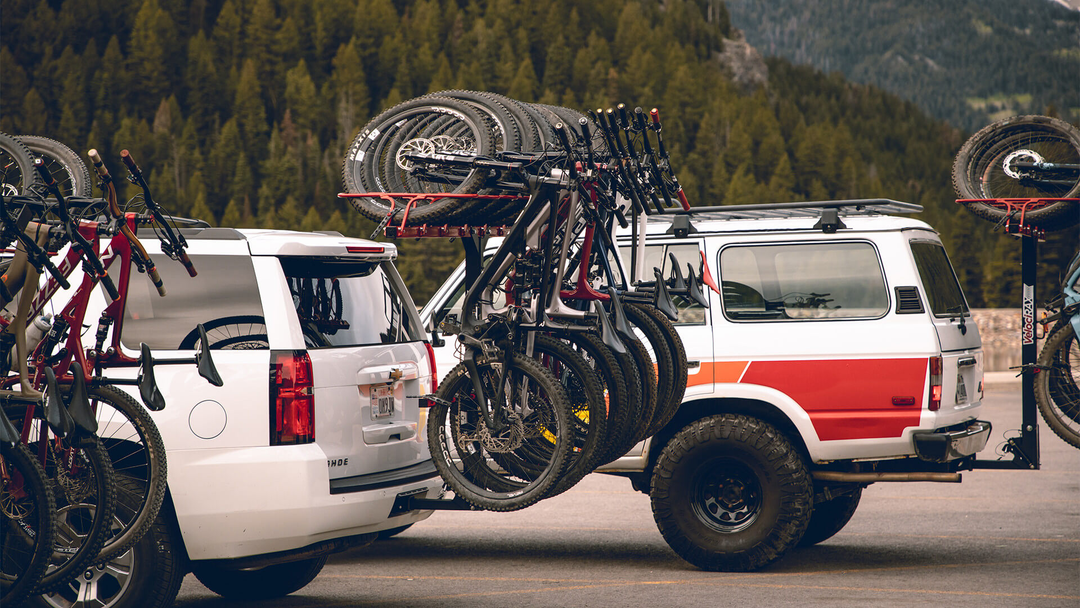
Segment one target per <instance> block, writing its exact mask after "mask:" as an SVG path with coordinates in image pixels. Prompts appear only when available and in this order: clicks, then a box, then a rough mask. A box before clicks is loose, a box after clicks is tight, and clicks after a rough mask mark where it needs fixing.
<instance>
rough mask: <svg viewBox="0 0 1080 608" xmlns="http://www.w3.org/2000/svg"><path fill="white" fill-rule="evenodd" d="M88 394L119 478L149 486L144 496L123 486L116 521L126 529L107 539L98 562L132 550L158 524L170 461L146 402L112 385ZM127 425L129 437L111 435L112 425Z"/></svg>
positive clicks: (117, 506) (120, 490)
mask: <svg viewBox="0 0 1080 608" xmlns="http://www.w3.org/2000/svg"><path fill="white" fill-rule="evenodd" d="M88 392H89V397H90V400H91V403H92V404H94V406H95V411H96V412H97V417H98V435H99V437H101V440H102V443H103V444H104V445H105V449H106V450H108V452H109V456H110V457H111V458H112V463H113V470H114V471H115V472H116V474H117V475H118V476H126V477H128V478H131V479H135V480H137V481H138V482H139V483H140V484H145V487H144V488H143V487H141V488H140V490H141V492H142V495H139V496H136V495H135V494H134V493H133V492H131V491H128V490H125V489H124V487H128V488H130V487H134V486H133V485H130V484H129V485H127V486H123V487H121V486H120V485H118V490H117V494H116V513H115V518H114V519H115V521H116V522H118V523H119V525H121V526H122V529H121V530H120V531H119V532H116V533H115V534H114V535H113V536H112V537H111V538H109V539H107V540H106V541H105V546H104V547H102V549H101V552H100V553H99V554H98V558H97V559H96V560H95V563H96V564H103V563H105V562H108V561H109V560H110V559H112V558H113V557H116V556H117V555H120V554H121V553H123V552H124V551H127V550H128V549H129V548H131V546H132V545H134V544H135V543H136V542H138V541H139V539H140V538H142V536H143V535H144V534H146V531H147V530H149V529H150V527H151V526H153V525H154V518H155V517H157V514H158V511H159V510H160V509H161V504H162V502H163V501H164V499H165V488H166V485H167V482H168V463H167V460H166V455H165V442H164V441H163V440H162V439H161V433H160V432H159V431H158V428H157V425H155V424H154V420H153V419H152V418H151V417H150V414H149V413H148V412H147V411H146V408H144V407H143V406H142V404H140V403H138V402H137V401H135V399H134V398H133V397H131V395H129V394H127V393H126V392H124V391H122V390H120V389H118V388H116V387H114V386H110V385H100V386H94V387H91V388H90V389H89V391H88ZM98 402H104V403H107V404H108V405H109V407H111V408H112V409H113V410H114V411H115V414H111V413H110V412H107V411H104V410H103V409H102V408H101V404H100V403H98ZM116 415H119V416H123V417H124V418H125V419H126V421H127V424H117V423H118V420H117V419H116V418H115V416H116ZM127 426H130V427H131V429H130V430H128V433H129V434H128V435H125V436H119V435H108V434H107V432H108V431H107V429H109V428H111V427H117V431H119V430H120V429H124V428H125V427H127ZM131 431H134V434H131ZM135 437H137V438H138V443H137V442H134V441H132V439H133V438H135Z"/></svg>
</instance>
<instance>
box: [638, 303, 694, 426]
mask: <svg viewBox="0 0 1080 608" xmlns="http://www.w3.org/2000/svg"><path fill="white" fill-rule="evenodd" d="M647 308H651V306H649V305H644V304H636V303H635V304H630V303H626V304H625V305H624V306H623V310H624V312H626V320H627V321H628V322H629V323H630V325H632V326H633V327H634V330H635V331H636V332H638V334H639V336H640V338H641V343H642V345H643V346H645V348H646V350H648V353H649V360H650V364H651V365H654V366H655V369H656V407H654V408H653V409H652V411H651V412H650V413H651V415H650V417H649V419H648V420H645V419H644V417H643V419H642V425H641V427H642V428H641V429H640V430H639V434H638V436H637V440H638V441H641V440H642V439H645V438H646V437H649V436H650V435H652V433H653V432H654V431H653V430H652V429H653V427H654V426H656V425H657V423H658V422H659V421H660V418H661V417H662V416H665V415H667V412H668V410H669V409H670V407H671V402H672V399H673V397H674V396H675V392H676V383H677V381H676V378H675V374H676V367H675V362H674V361H673V353H672V350H671V346H670V345H669V342H668V339H667V338H666V337H665V336H664V330H663V329H661V327H660V325H658V324H657V323H656V321H655V320H654V317H653V315H651V314H649V312H648V311H647ZM684 373H685V372H684ZM679 397H680V399H681V397H682V396H681V395H679ZM676 407H678V406H677V405H676Z"/></svg>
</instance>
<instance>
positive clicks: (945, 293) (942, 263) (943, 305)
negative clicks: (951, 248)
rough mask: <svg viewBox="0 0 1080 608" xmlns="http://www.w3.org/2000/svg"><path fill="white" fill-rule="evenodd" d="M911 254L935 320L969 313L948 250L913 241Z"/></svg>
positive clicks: (934, 244) (939, 245)
mask: <svg viewBox="0 0 1080 608" xmlns="http://www.w3.org/2000/svg"><path fill="white" fill-rule="evenodd" d="M911 254H912V255H913V256H915V266H916V267H917V268H918V269H919V278H921V279H922V284H923V289H925V290H926V299H927V300H929V301H930V311H931V312H933V313H934V316H935V317H947V316H950V315H956V314H957V313H965V312H967V311H968V306H967V302H966V301H965V300H964V292H963V291H962V290H961V289H960V281H958V280H957V279H956V273H955V272H953V267H952V264H950V263H949V256H948V255H947V254H946V253H945V248H944V247H942V245H941V243H938V242H937V241H911Z"/></svg>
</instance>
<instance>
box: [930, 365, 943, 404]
mask: <svg viewBox="0 0 1080 608" xmlns="http://www.w3.org/2000/svg"><path fill="white" fill-rule="evenodd" d="M942 365H943V364H942V362H941V357H930V404H929V408H930V411H931V412H936V411H938V410H939V409H941V372H942V369H943V366H942Z"/></svg>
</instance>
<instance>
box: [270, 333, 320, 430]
mask: <svg viewBox="0 0 1080 608" xmlns="http://www.w3.org/2000/svg"><path fill="white" fill-rule="evenodd" d="M314 441H315V391H314V383H313V380H312V374H311V357H309V356H308V354H307V352H306V351H302V350H297V351H273V352H272V353H271V354H270V445H296V444H301V443H312V442H314Z"/></svg>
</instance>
